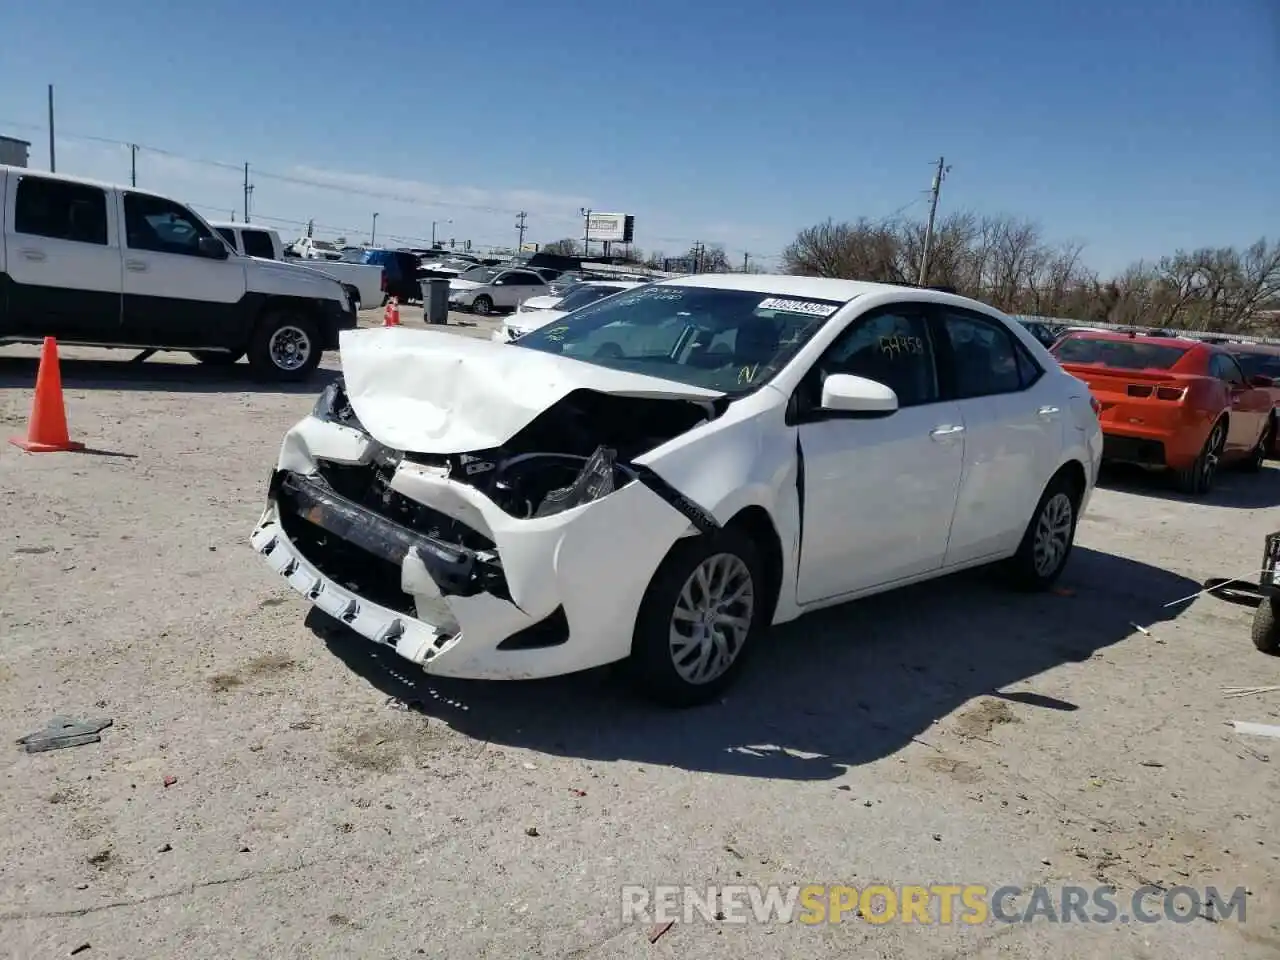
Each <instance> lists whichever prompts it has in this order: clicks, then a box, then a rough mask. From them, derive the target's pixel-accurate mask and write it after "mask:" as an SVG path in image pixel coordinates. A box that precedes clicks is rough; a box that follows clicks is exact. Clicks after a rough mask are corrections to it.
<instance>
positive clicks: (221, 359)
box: [191, 350, 244, 367]
mask: <svg viewBox="0 0 1280 960" xmlns="http://www.w3.org/2000/svg"><path fill="white" fill-rule="evenodd" d="M191 355H192V356H193V357H195V358H196V359H197V360H199V361H200V362H201V363H203V364H206V365H207V366H210V367H230V366H233V365H234V364H237V363H239V362H240V358H241V357H243V356H244V351H243V350H240V351H237V352H234V353H227V352H226V351H224V350H192V351H191Z"/></svg>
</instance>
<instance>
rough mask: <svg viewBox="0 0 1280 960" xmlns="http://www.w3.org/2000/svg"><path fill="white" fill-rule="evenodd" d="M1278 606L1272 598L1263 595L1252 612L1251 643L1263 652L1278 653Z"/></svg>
mask: <svg viewBox="0 0 1280 960" xmlns="http://www.w3.org/2000/svg"><path fill="white" fill-rule="evenodd" d="M1277 606H1280V603H1278V602H1277V601H1276V600H1275V599H1274V598H1272V597H1263V598H1262V602H1261V603H1260V604H1258V609H1257V610H1255V611H1254V612H1253V645H1254V646H1255V647H1257V648H1258V649H1259V650H1261V651H1262V652H1263V653H1272V654H1276V653H1280V623H1277V617H1276V614H1277V612H1278V611H1277V610H1276V607H1277Z"/></svg>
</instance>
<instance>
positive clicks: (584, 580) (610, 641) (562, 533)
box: [250, 417, 690, 679]
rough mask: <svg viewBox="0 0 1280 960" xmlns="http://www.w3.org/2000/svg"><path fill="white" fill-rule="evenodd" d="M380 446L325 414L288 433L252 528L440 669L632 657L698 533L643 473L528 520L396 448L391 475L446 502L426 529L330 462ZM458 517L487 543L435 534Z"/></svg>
mask: <svg viewBox="0 0 1280 960" xmlns="http://www.w3.org/2000/svg"><path fill="white" fill-rule="evenodd" d="M385 453H386V451H385V450H383V449H382V448H380V447H379V446H378V444H377V443H376V441H373V440H372V439H371V438H369V437H368V435H367V434H364V433H362V432H361V431H359V430H356V429H353V428H351V427H349V426H345V425H341V424H337V423H333V422H330V421H325V420H320V419H318V418H316V417H307V418H306V419H304V420H303V421H302V422H301V423H299V424H298V425H297V426H296V427H295V428H294V429H293V430H291V431H290V432H289V434H288V435H287V436H286V438H285V442H284V446H283V448H282V450H281V458H280V466H279V468H278V469H277V470H276V471H275V472H274V473H273V475H272V480H271V485H270V490H269V496H268V504H267V508H266V510H265V511H264V513H263V515H262V517H261V519H260V520H259V522H258V525H257V526H256V527H255V529H254V531H253V534H252V536H251V538H250V539H251V543H252V545H253V547H254V549H255V550H256V551H257V552H258V553H259V554H261V555H262V556H263V558H264V559H265V560H266V562H267V564H268V565H269V566H270V567H271V568H272V569H273V570H274V571H275V572H276V573H278V574H280V575H281V576H283V577H284V578H285V579H286V581H287V582H288V583H289V585H290V586H292V587H293V588H294V590H296V591H297V592H298V593H299V594H301V595H303V596H304V597H306V598H307V599H308V600H309V601H310V602H311V603H312V604H314V605H315V606H317V607H319V608H320V609H322V610H323V611H324V612H326V613H328V614H329V615H330V616H332V617H334V618H335V619H337V620H341V621H342V622H344V623H346V624H347V625H348V626H349V627H351V629H353V630H354V631H355V632H356V633H358V634H360V635H361V636H363V637H365V638H366V639H368V640H371V641H373V642H375V643H378V644H381V645H384V646H387V647H391V648H393V649H394V650H395V651H396V653H398V654H399V655H400V656H402V657H404V658H405V659H407V660H409V661H411V662H413V663H416V664H419V665H420V666H421V667H422V668H423V669H424V670H426V671H427V672H428V673H432V674H437V675H441V676H451V677H461V678H472V679H532V678H537V677H549V676H556V675H559V674H565V673H572V672H575V671H578V670H584V669H589V668H591V667H596V666H601V665H603V664H606V663H611V662H614V661H617V660H621V659H623V658H625V657H626V656H628V655H629V653H630V647H631V636H632V632H633V629H634V624H635V617H636V613H637V611H638V610H639V607H640V603H641V600H642V599H643V596H644V592H645V590H646V589H647V587H648V584H649V581H650V579H651V577H652V575H653V571H654V570H655V569H656V568H657V566H658V564H659V563H660V562H661V560H662V558H663V557H664V556H665V555H666V553H667V551H668V550H669V549H670V547H671V545H672V544H673V543H675V541H676V540H677V539H679V538H680V537H681V536H682V535H684V534H685V532H687V531H688V529H689V527H690V521H689V518H688V517H687V516H686V515H684V514H683V513H681V512H680V511H679V510H677V509H675V508H673V507H672V506H671V504H670V502H668V501H667V500H665V499H663V498H662V497H660V496H659V495H658V494H656V493H654V492H653V490H651V489H650V488H649V487H648V486H646V485H645V484H642V483H638V482H633V483H629V484H627V485H626V486H623V487H621V488H619V489H617V490H615V491H614V492H612V493H610V494H608V495H606V496H604V497H602V498H601V499H598V500H595V501H592V502H590V503H586V504H583V505H581V506H577V507H572V508H570V509H568V510H565V511H563V512H561V513H557V514H554V515H551V516H544V517H536V518H528V519H521V518H517V517H513V516H511V515H509V514H507V513H505V512H504V511H503V510H501V509H500V508H499V507H498V506H497V504H495V503H494V502H493V501H491V500H489V499H488V498H487V497H486V496H485V495H484V494H483V493H481V492H480V491H479V490H477V489H476V488H475V487H473V486H470V485H468V484H465V483H462V482H459V481H457V480H451V479H449V478H448V477H447V476H446V475H444V474H443V473H442V472H441V471H440V470H439V469H437V468H434V467H431V466H428V465H425V464H423V463H417V462H414V461H410V460H400V461H398V462H397V463H395V464H394V465H393V466H392V467H388V468H386V469H387V470H388V471H389V472H390V474H391V476H390V480H389V482H388V487H387V489H388V491H390V493H389V495H390V496H392V497H400V498H405V499H406V500H407V501H411V502H412V503H414V504H418V505H421V506H423V507H425V508H426V509H428V510H430V511H437V512H438V514H439V518H440V520H441V521H442V523H440V524H438V525H437V524H432V529H433V532H424V530H423V524H421V523H419V524H416V525H414V526H408V525H406V524H404V523H401V522H398V521H397V520H395V519H392V518H391V517H389V516H387V515H384V514H383V513H382V512H381V511H375V510H374V509H371V508H370V507H368V506H365V505H364V504H362V503H360V502H357V501H356V500H354V499H352V498H351V497H348V496H346V495H344V494H343V493H342V492H339V491H338V490H337V489H336V488H335V487H334V486H333V485H332V484H330V483H329V482H328V480H326V479H325V475H324V471H325V470H330V469H332V468H333V467H335V466H336V467H337V469H338V470H342V469H352V468H355V469H360V468H362V467H368V466H371V465H372V464H373V463H374V461H375V458H377V457H380V456H385ZM326 465H327V466H326ZM450 522H456V523H461V524H463V525H465V527H466V528H467V529H469V530H470V531H472V534H473V536H472V537H471V540H472V541H474V542H479V543H481V544H482V546H481V547H479V548H477V547H476V546H474V545H473V546H464V545H462V544H461V543H460V542H453V540H451V539H446V538H445V537H443V536H440V535H436V534H435V533H434V529H435V527H436V526H439V527H442V528H443V527H446V526H448V524H449V523H450ZM483 544H492V547H487V546H483Z"/></svg>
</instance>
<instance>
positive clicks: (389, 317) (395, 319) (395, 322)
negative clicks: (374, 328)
mask: <svg viewBox="0 0 1280 960" xmlns="http://www.w3.org/2000/svg"><path fill="white" fill-rule="evenodd" d="M382 325H383V326H384V327H398V326H400V301H399V300H397V299H396V298H395V297H392V298H391V299H390V300H388V301H387V309H386V311H385V312H384V313H383V314H382Z"/></svg>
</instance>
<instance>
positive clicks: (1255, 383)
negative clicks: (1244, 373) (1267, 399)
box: [1249, 374, 1276, 387]
mask: <svg viewBox="0 0 1280 960" xmlns="http://www.w3.org/2000/svg"><path fill="white" fill-rule="evenodd" d="M1275 385H1276V382H1275V380H1273V379H1272V378H1271V377H1264V376H1262V375H1261V374H1259V375H1258V376H1256V377H1250V378H1249V386H1251V387H1274V386H1275Z"/></svg>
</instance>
